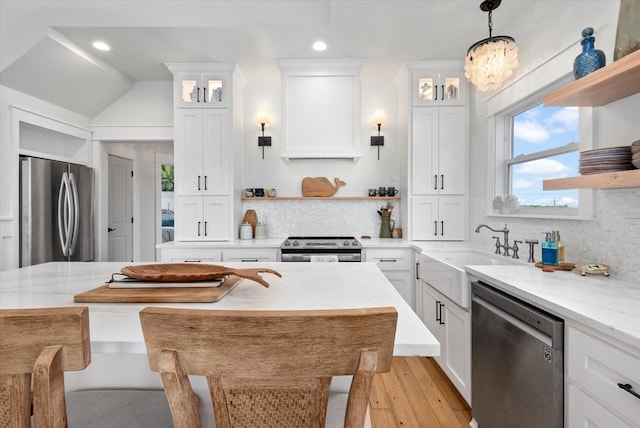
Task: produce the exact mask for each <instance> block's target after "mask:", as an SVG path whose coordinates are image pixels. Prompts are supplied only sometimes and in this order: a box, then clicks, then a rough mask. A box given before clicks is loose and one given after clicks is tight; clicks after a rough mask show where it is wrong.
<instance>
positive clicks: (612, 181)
mask: <svg viewBox="0 0 640 428" xmlns="http://www.w3.org/2000/svg"><path fill="white" fill-rule="evenodd" d="M620 187H640V169H632V170H630V171H618V172H608V173H605V174H592V175H581V176H579V177H567V178H555V179H553V180H544V181H543V182H542V190H562V189H613V188H620Z"/></svg>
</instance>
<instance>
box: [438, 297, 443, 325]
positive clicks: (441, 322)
mask: <svg viewBox="0 0 640 428" xmlns="http://www.w3.org/2000/svg"><path fill="white" fill-rule="evenodd" d="M438 305H439V306H440V319H439V320H438V321H440V325H444V320H443V319H442V308H444V303H440V302H438Z"/></svg>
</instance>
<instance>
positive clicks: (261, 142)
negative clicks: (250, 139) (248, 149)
mask: <svg viewBox="0 0 640 428" xmlns="http://www.w3.org/2000/svg"><path fill="white" fill-rule="evenodd" d="M256 125H258V126H259V127H260V129H261V130H262V136H259V137H258V147H262V159H264V148H265V147H271V137H265V136H264V128H265V127H267V128H268V127H269V126H270V125H271V123H270V122H269V115H268V114H267V112H266V111H264V110H260V111H259V112H258V114H257V116H256Z"/></svg>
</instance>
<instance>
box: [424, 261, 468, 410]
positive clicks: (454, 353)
mask: <svg viewBox="0 0 640 428" xmlns="http://www.w3.org/2000/svg"><path fill="white" fill-rule="evenodd" d="M417 260H418V263H417V265H416V269H417V272H418V273H417V276H416V295H417V294H418V293H420V298H418V297H416V302H418V301H419V306H418V305H417V304H416V313H417V314H418V316H419V317H420V319H422V322H423V323H424V324H425V325H426V326H427V328H428V329H429V330H430V331H431V333H433V335H434V336H435V337H436V339H438V341H439V342H440V355H439V356H436V357H434V358H435V360H436V362H437V363H438V365H439V366H440V368H442V370H443V371H444V372H445V374H446V375H447V377H448V378H449V380H451V382H452V383H453V385H454V386H455V387H456V389H457V390H458V391H459V392H460V394H461V395H462V397H463V398H464V399H465V400H466V401H467V403H469V404H471V312H469V311H467V310H465V309H463V308H462V307H460V306H458V305H457V304H455V303H454V302H453V301H452V300H450V299H449V298H448V297H446V296H445V295H444V294H442V293H440V292H439V291H438V290H436V289H435V288H433V287H432V286H431V285H430V284H429V271H428V270H426V269H425V268H424V267H425V266H428V264H427V263H420V261H421V260H420V256H418V258H417Z"/></svg>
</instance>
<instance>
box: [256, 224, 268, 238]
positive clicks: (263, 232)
mask: <svg viewBox="0 0 640 428" xmlns="http://www.w3.org/2000/svg"><path fill="white" fill-rule="evenodd" d="M266 238H267V225H266V224H262V223H258V224H256V239H266Z"/></svg>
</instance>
